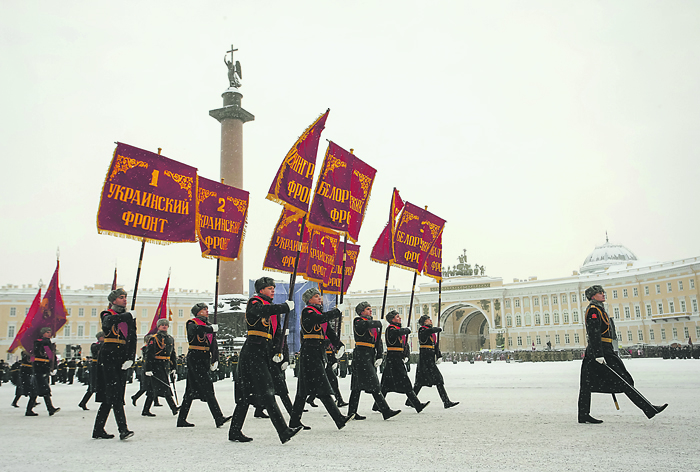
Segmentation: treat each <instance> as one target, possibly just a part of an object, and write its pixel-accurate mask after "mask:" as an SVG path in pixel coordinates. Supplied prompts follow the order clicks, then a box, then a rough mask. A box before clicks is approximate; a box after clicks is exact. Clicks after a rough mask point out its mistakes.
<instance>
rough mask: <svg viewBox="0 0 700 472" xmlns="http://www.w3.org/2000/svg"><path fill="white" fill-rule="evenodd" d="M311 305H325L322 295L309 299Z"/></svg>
mask: <svg viewBox="0 0 700 472" xmlns="http://www.w3.org/2000/svg"><path fill="white" fill-rule="evenodd" d="M309 305H323V300H321V295H320V294H318V293H317V294H316V295H314V296H313V297H311V298H310V299H309Z"/></svg>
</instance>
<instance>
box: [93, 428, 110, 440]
mask: <svg viewBox="0 0 700 472" xmlns="http://www.w3.org/2000/svg"><path fill="white" fill-rule="evenodd" d="M113 437H114V435H113V434H109V433H108V432H107V431H105V430H104V429H103V430H101V431H93V432H92V439H112V438H113Z"/></svg>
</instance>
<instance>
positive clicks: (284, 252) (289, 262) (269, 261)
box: [263, 208, 311, 276]
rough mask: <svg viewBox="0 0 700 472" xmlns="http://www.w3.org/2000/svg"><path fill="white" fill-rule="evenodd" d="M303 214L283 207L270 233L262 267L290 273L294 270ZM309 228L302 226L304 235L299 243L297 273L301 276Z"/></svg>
mask: <svg viewBox="0 0 700 472" xmlns="http://www.w3.org/2000/svg"><path fill="white" fill-rule="evenodd" d="M303 218H304V214H303V213H301V212H299V211H298V210H292V209H289V208H284V209H283V210H282V214H281V215H280V219H279V220H277V225H275V230H274V232H273V233H272V238H271V239H270V244H269V245H268V247H267V253H265V260H264V261H263V269H265V270H273V271H276V272H283V273H285V274H291V273H292V272H294V259H295V258H296V254H297V249H298V247H299V236H300V235H301V223H302V220H303ZM310 235H311V230H310V229H309V228H308V227H305V228H304V237H303V240H302V244H301V254H300V255H299V266H298V270H297V274H298V275H300V276H303V275H304V274H305V272H306V260H307V256H308V253H309V238H310Z"/></svg>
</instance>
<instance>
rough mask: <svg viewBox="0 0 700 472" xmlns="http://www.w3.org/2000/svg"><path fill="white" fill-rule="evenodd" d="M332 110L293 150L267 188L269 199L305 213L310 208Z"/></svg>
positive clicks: (303, 136)
mask: <svg viewBox="0 0 700 472" xmlns="http://www.w3.org/2000/svg"><path fill="white" fill-rule="evenodd" d="M329 112H330V110H326V112H325V113H324V114H323V115H321V116H320V117H319V118H318V119H317V120H316V121H314V122H313V123H312V124H311V126H309V127H308V128H307V129H306V131H304V134H302V135H301V136H300V137H299V139H297V142H296V143H294V146H292V148H291V149H290V150H289V152H288V153H287V156H286V157H285V158H284V160H283V161H282V165H280V168H279V170H278V171H277V175H276V176H275V179H274V180H273V181H272V185H271V186H270V190H268V192H267V199H268V200H272V201H274V202H277V203H280V204H282V205H284V206H285V207H287V208H290V209H296V210H299V211H301V212H303V213H306V212H307V211H308V210H309V197H310V196H311V185H312V184H313V179H314V169H315V168H316V154H317V153H318V142H319V139H320V138H321V131H323V129H324V128H325V126H326V119H327V118H328V113H329Z"/></svg>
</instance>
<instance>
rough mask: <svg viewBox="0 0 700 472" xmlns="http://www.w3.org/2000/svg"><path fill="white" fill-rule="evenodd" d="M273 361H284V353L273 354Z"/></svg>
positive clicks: (276, 362)
mask: <svg viewBox="0 0 700 472" xmlns="http://www.w3.org/2000/svg"><path fill="white" fill-rule="evenodd" d="M272 362H274V363H275V364H279V363H280V362H282V354H275V355H274V356H272Z"/></svg>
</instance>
